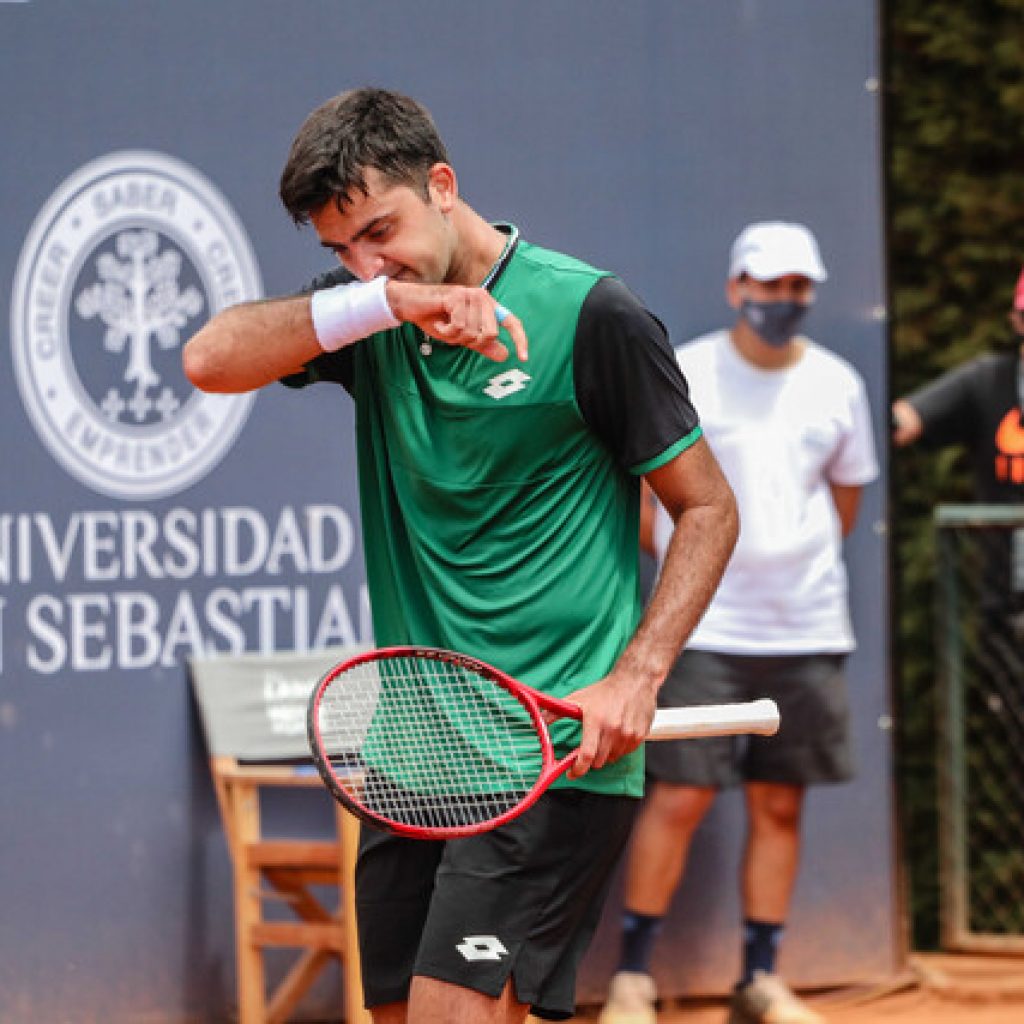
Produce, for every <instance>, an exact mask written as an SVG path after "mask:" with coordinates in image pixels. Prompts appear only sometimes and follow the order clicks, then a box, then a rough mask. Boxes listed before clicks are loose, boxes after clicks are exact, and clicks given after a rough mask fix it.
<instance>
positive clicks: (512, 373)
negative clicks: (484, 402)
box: [484, 369, 530, 401]
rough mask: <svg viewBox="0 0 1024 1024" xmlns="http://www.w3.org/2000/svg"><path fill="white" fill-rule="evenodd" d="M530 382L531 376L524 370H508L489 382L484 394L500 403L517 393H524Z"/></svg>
mask: <svg viewBox="0 0 1024 1024" xmlns="http://www.w3.org/2000/svg"><path fill="white" fill-rule="evenodd" d="M528 380H530V375H529V374H528V373H523V371H522V370H519V369H515V370H506V371H505V372H504V373H499V374H498V375H497V376H495V377H492V378H491V379H490V380H489V381H488V382H487V387H485V388H484V394H485V395H489V396H490V397H491V398H493V399H494V400H495V401H500V400H501V399H502V398H507V397H508V396H509V395H514V394H515V393H516V392H517V391H522V390H523V389H524V388H525V387H526V382H527V381H528Z"/></svg>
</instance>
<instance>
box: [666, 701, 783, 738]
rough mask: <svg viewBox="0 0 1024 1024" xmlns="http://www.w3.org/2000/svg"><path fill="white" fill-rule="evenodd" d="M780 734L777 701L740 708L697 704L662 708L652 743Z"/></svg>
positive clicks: (744, 704) (739, 705)
mask: <svg viewBox="0 0 1024 1024" xmlns="http://www.w3.org/2000/svg"><path fill="white" fill-rule="evenodd" d="M778 731H779V709H778V707H777V706H776V704H775V701H773V700H769V699H768V698H767V697H762V698H761V699H760V700H751V701H746V702H741V703H737V704H694V705H692V706H690V707H682V708H661V709H659V710H658V711H657V712H656V713H655V715H654V723H653V724H652V725H651V731H650V732H649V733H648V735H647V738H648V739H649V740H686V739H697V738H699V737H701V736H736V735H739V734H741V733H757V734H758V735H760V736H774V735H775V733H777V732H778Z"/></svg>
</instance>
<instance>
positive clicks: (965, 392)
mask: <svg viewBox="0 0 1024 1024" xmlns="http://www.w3.org/2000/svg"><path fill="white" fill-rule="evenodd" d="M981 368H982V367H981V364H980V362H979V361H978V360H976V359H972V360H970V361H969V362H967V363H964V364H963V365H962V366H957V367H954V368H953V369H952V370H947V371H946V372H945V373H944V374H942V376H941V377H937V378H936V379H935V380H933V381H932V382H931V383H929V384H926V385H925V386H924V387H922V388H919V389H918V390H917V391H915V392H914V393H913V394H911V395H908V396H907V401H908V402H909V403H910V404H911V405H912V406H913V407H914V409H916V410H917V414H918V415H919V416H920V417H921V423H922V424H923V427H924V431H923V434H922V440H923V441H924V442H925V443H926V444H928V445H935V446H942V445H947V444H970V443H971V441H972V440H973V437H974V432H975V426H976V423H977V420H978V417H977V415H976V410H975V408H974V396H975V393H976V391H977V388H976V385H975V382H976V378H977V376H978V372H979V370H980V369H981Z"/></svg>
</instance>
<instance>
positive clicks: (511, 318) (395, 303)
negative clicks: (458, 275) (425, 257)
mask: <svg viewBox="0 0 1024 1024" xmlns="http://www.w3.org/2000/svg"><path fill="white" fill-rule="evenodd" d="M387 297H388V305H389V306H390V307H391V311H392V312H393V313H394V314H395V316H396V317H397V318H398V319H399V320H404V321H405V322H407V323H412V324H415V325H416V326H417V327H418V328H419V329H420V330H421V331H423V333H424V334H428V335H429V336H430V337H431V338H434V339H436V340H437V341H440V342H443V343H444V344H446V345H460V346H462V347H463V348H470V349H472V350H473V351H474V352H479V353H480V355H482V356H486V358H488V359H493V360H494V361H495V362H497V363H503V362H504V361H505V360H506V359H508V355H509V349H508V346H507V345H506V343H505V342H504V341H502V339H501V337H500V335H499V330H504V331H506V332H507V334H508V337H509V338H511V340H512V344H513V345H514V346H515V353H516V355H517V356H518V357H519V359H520V360H521V361H524V362H525V361H526V359H527V356H528V343H527V339H526V332H525V331H524V330H523V325H522V323H521V322H520V320H519V318H518V317H517V316H516V315H515V314H514V313H512V312H511V311H510V310H507V309H505V308H504V307H503V306H501V305H499V304H498V303H497V302H495V300H494V298H493V297H492V296H491V293H490V292H488V291H487V289H486V288H464V287H462V286H461V285H450V284H439V285H425V284H415V283H413V282H410V281H388V284H387ZM499 318H500V323H499Z"/></svg>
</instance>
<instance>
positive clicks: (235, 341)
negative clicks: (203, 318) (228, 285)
mask: <svg viewBox="0 0 1024 1024" xmlns="http://www.w3.org/2000/svg"><path fill="white" fill-rule="evenodd" d="M322 351H323V349H322V348H321V346H320V344H319V342H318V341H317V337H316V334H315V333H314V331H313V321H312V317H311V315H310V300H309V297H308V296H298V297H294V298H283V299H267V300H263V301H259V302H244V303H241V304H239V305H237V306H231V307H230V308H228V309H225V310H224V311H223V312H221V313H218V314H217V315H216V316H215V317H213V319H211V320H210V321H209V322H208V323H207V324H206V326H205V327H203V328H202V330H200V331H199V332H198V333H197V334H195V335H194V336H193V337H192V338H191V339H190V340H189V342H188V343H187V344H186V346H185V349H184V353H183V357H182V359H183V365H184V368H185V375H186V376H187V377H188V379H189V380H190V381H191V382H192V383H193V384H194V385H195V386H196V387H197V388H199V389H200V390H201V391H212V392H219V393H237V392H240V391H253V390H255V389H256V388H261V387H263V386H264V385H266V384H270V383H272V382H273V381H276V380H280V378H281V377H283V376H285V375H287V374H289V373H294V372H296V371H297V370H299V369H301V367H302V366H303V364H304V363H307V362H309V360H311V359H313V358H314V357H315V356H317V355H319V354H320V353H321V352H322Z"/></svg>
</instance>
